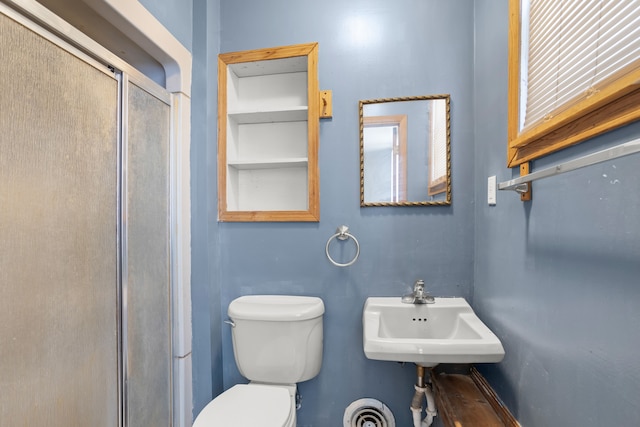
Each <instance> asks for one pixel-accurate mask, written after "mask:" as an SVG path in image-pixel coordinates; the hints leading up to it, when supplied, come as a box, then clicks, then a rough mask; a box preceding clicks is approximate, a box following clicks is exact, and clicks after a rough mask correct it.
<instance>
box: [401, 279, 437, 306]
mask: <svg viewBox="0 0 640 427" xmlns="http://www.w3.org/2000/svg"><path fill="white" fill-rule="evenodd" d="M402 302H403V303H405V304H433V303H434V302H436V300H435V298H434V297H432V296H431V295H429V292H427V291H425V290H424V280H422V279H418V280H416V283H414V284H413V292H411V293H410V294H407V295H404V296H403V297H402Z"/></svg>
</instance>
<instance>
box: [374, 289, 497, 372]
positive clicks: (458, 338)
mask: <svg viewBox="0 0 640 427" xmlns="http://www.w3.org/2000/svg"><path fill="white" fill-rule="evenodd" d="M362 324H363V344H364V353H365V355H366V356H367V358H369V359H374V360H391V361H396V362H413V363H415V364H417V365H420V366H425V367H433V366H436V365H437V364H439V363H490V362H500V361H501V360H502V358H503V357H504V348H502V344H501V343H500V340H499V339H498V337H496V335H495V334H494V333H493V332H491V330H490V329H489V328H488V327H487V326H486V325H485V324H484V323H482V321H481V320H480V319H479V318H478V316H476V314H475V313H474V311H473V309H472V308H471V306H470V305H469V303H467V301H466V300H465V299H464V298H439V297H436V299H435V303H434V304H419V305H414V304H405V303H402V302H401V301H400V297H370V298H367V301H366V302H365V304H364V311H363V313H362Z"/></svg>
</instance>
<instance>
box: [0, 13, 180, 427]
mask: <svg viewBox="0 0 640 427" xmlns="http://www.w3.org/2000/svg"><path fill="white" fill-rule="evenodd" d="M0 6H2V8H0V52H1V53H2V60H0V85H1V88H0V396H2V397H1V398H0V425H2V426H37V425H47V426H60V427H62V426H64V427H67V426H92V427H99V426H109V427H112V426H124V427H134V426H141V427H143V426H144V427H148V426H156V427H160V426H172V425H173V421H172V417H173V414H172V411H173V409H172V399H173V396H172V388H173V384H172V381H173V375H172V371H173V369H172V363H173V359H172V336H173V335H172V298H171V296H172V279H171V278H172V271H171V269H172V263H171V259H172V258H171V256H172V254H171V252H172V242H171V236H172V233H171V212H170V211H171V203H170V201H171V199H170V197H171V182H170V176H171V175H170V173H171V171H170V167H171V166H170V165H171V162H170V157H171V152H170V151H171V145H170V142H171V132H172V130H171V114H172V107H171V95H170V94H169V93H168V92H166V90H165V89H164V88H162V87H160V86H159V85H158V84H156V83H154V82H153V81H151V80H149V79H148V78H146V77H145V76H144V75H142V74H140V73H137V72H136V71H135V70H134V69H126V70H121V69H118V68H116V67H114V66H112V65H110V64H108V63H106V61H103V60H101V59H100V58H96V57H94V56H92V55H90V54H87V53H86V52H84V51H81V50H80V49H77V48H76V47H74V46H72V45H71V44H68V43H67V42H66V41H64V40H62V39H60V38H58V37H57V36H56V35H54V34H52V33H49V32H48V31H47V30H45V29H43V28H40V27H39V26H38V25H36V24H34V23H33V22H31V21H30V20H28V19H26V18H24V17H23V16H22V15H20V14H19V13H17V12H15V11H14V10H13V9H10V8H5V7H4V6H3V5H2V4H0Z"/></svg>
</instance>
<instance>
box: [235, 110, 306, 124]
mask: <svg viewBox="0 0 640 427" xmlns="http://www.w3.org/2000/svg"><path fill="white" fill-rule="evenodd" d="M308 110H309V108H308V107H307V106H302V107H292V108H281V109H272V110H265V109H263V110H253V111H230V112H228V113H227V115H228V117H229V119H231V120H234V121H235V122H236V123H237V124H255V123H273V122H298V121H306V120H307V111H308Z"/></svg>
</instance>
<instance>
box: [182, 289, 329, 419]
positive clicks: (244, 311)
mask: <svg viewBox="0 0 640 427" xmlns="http://www.w3.org/2000/svg"><path fill="white" fill-rule="evenodd" d="M228 314H229V318H230V319H231V323H232V328H231V336H232V338H233V353H234V355H235V359H236V365H237V366H238V369H239V370H240V373H241V374H242V375H243V376H244V377H246V378H247V379H249V380H250V383H249V384H238V385H235V386H233V387H231V388H230V389H229V390H227V391H225V392H224V393H222V394H221V395H219V396H218V397H216V398H215V399H213V400H212V401H211V402H209V404H208V405H207V406H205V408H204V409H203V410H202V412H200V414H199V415H198V416H197V418H196V420H195V422H194V424H193V427H254V426H260V427H295V425H296V383H299V382H301V381H306V380H309V379H311V378H313V377H315V376H316V375H318V373H319V372H320V366H321V365H322V337H323V330H322V315H323V314H324V304H323V302H322V300H321V299H320V298H316V297H303V296H284V295H249V296H243V297H240V298H237V299H235V300H233V301H232V302H231V304H229V311H228Z"/></svg>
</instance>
